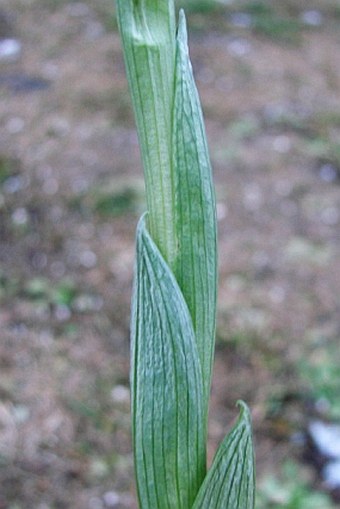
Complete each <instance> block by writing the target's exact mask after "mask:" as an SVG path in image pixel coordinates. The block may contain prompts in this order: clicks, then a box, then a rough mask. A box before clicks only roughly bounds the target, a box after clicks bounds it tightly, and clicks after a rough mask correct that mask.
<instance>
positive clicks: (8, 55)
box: [0, 39, 21, 60]
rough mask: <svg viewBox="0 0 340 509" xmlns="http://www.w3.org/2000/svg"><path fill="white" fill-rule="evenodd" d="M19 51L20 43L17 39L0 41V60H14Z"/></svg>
mask: <svg viewBox="0 0 340 509" xmlns="http://www.w3.org/2000/svg"><path fill="white" fill-rule="evenodd" d="M20 53H21V43H20V42H19V41H18V40H17V39H2V40H1V41H0V60H16V59H17V58H18V57H19V55H20Z"/></svg>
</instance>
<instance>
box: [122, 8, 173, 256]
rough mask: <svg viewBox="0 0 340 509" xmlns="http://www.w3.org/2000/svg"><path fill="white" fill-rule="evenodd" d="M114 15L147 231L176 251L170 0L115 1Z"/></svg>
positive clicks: (163, 248)
mask: <svg viewBox="0 0 340 509" xmlns="http://www.w3.org/2000/svg"><path fill="white" fill-rule="evenodd" d="M117 10H118V12H117V19H118V25H119V29H120V33H121V39H122V43H123V50H124V58H125V63H126V71H127V76H128V81H129V86H130V91H131V95H132V100H133V105H134V110H135V116H136V121H137V127H138V134H139V139H140V146H141V153H142V159H143V166H144V174H145V186H146V199H147V208H148V212H149V215H148V225H149V230H150V234H151V236H152V238H153V240H154V242H155V243H156V245H157V246H158V248H159V249H160V251H161V253H162V255H163V256H164V257H165V259H166V261H167V262H168V263H169V264H170V265H171V266H172V262H173V260H174V258H175V255H176V252H177V240H176V234H175V220H174V217H175V216H174V199H173V191H172V169H171V122H172V106H173V87H174V71H175V49H176V48H175V39H176V25H175V13H174V2H173V0H117Z"/></svg>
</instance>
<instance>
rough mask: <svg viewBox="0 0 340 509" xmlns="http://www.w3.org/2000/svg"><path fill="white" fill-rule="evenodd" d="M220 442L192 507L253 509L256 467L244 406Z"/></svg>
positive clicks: (247, 411)
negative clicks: (232, 426)
mask: <svg viewBox="0 0 340 509" xmlns="http://www.w3.org/2000/svg"><path fill="white" fill-rule="evenodd" d="M239 405H240V406H241V413H240V417H239V419H238V422H237V423H236V425H235V427H234V428H233V429H232V430H231V432H230V433H229V434H228V435H227V436H226V438H225V439H224V441H223V442H222V444H221V445H220V447H219V449H218V451H217V453H216V456H215V458H214V460H213V463H212V466H211V468H210V469H209V471H208V473H207V476H206V478H205V480H204V482H203V484H202V487H201V489H200V491H199V493H198V496H197V499H196V501H195V503H194V505H193V509H253V508H254V503H255V493H254V491H255V469H254V454H253V445H252V431H251V420H250V414H249V410H248V408H247V406H246V405H245V404H244V403H242V402H239Z"/></svg>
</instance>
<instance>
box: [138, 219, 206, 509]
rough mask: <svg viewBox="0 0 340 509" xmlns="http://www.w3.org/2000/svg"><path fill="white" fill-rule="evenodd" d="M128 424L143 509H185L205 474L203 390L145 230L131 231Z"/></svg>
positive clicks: (187, 328) (187, 327) (183, 309)
mask: <svg viewBox="0 0 340 509" xmlns="http://www.w3.org/2000/svg"><path fill="white" fill-rule="evenodd" d="M131 388H132V414H133V415H132V420H133V439H134V450H135V468H136V478H137V488H138V495H139V501H140V507H141V509H174V508H176V509H190V508H191V507H192V504H193V501H194V499H195V497H196V494H197V492H198V490H199V487H200V485H201V484H202V481H203V479H204V476H205V461H206V460H205V440H204V424H203V423H204V418H203V407H202V397H203V386H202V375H201V368H200V362H199V358H198V353H197V346H196V341H195V337H194V331H193V326H192V321H191V317H190V314H189V311H188V308H187V305H186V303H185V301H184V299H183V295H182V293H181V291H180V288H179V287H178V284H177V282H176V280H175V278H174V276H173V274H172V272H171V271H170V269H169V267H168V265H167V264H166V263H165V261H164V259H163V258H162V256H161V254H160V252H159V250H158V248H157V247H156V245H155V243H154V242H153V240H152V239H151V237H150V235H149V233H148V232H147V230H146V227H145V224H144V220H142V221H141V222H140V225H139V227H138V230H137V266H136V272H135V287H134V297H133V315H132V370H131Z"/></svg>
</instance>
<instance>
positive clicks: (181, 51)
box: [172, 11, 217, 410]
mask: <svg viewBox="0 0 340 509" xmlns="http://www.w3.org/2000/svg"><path fill="white" fill-rule="evenodd" d="M175 78H176V81H175V99H174V114H173V128H172V140H173V141H172V146H173V175H174V182H175V185H174V189H175V200H176V202H175V203H176V206H175V211H176V232H177V237H178V256H177V258H176V261H175V264H174V269H173V270H174V273H175V275H176V279H177V282H178V284H179V286H180V288H181V290H182V292H183V295H184V298H185V300H186V302H187V304H188V307H189V310H190V313H191V317H192V320H193V325H194V330H195V334H196V339H197V347H198V352H199V356H200V361H201V365H202V373H203V380H204V395H205V407H206V410H207V405H208V398H209V392H210V380H211V369H212V362H213V354H214V344H215V320H216V288H217V240H216V237H217V235H216V205H215V193H214V188H213V183H212V172H211V165H210V159H209V152H208V146H207V142H206V135H205V129H204V122H203V116H202V111H201V106H200V100H199V97H198V92H197V89H196V86H195V82H194V78H193V74H192V68H191V64H190V59H189V53H188V45H187V30H186V22H185V16H184V12H183V11H180V18H179V28H178V36H177V52H176V68H175Z"/></svg>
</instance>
